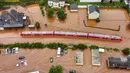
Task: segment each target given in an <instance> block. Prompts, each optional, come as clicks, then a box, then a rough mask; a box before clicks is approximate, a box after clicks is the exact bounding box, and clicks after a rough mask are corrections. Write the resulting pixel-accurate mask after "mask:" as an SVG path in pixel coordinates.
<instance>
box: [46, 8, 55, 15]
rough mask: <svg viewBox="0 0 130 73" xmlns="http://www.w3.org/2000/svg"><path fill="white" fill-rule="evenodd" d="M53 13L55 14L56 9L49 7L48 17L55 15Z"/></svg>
mask: <svg viewBox="0 0 130 73" xmlns="http://www.w3.org/2000/svg"><path fill="white" fill-rule="evenodd" d="M53 15H54V9H53V8H51V7H48V8H47V16H48V17H53Z"/></svg>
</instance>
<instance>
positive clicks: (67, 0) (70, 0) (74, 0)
mask: <svg viewBox="0 0 130 73" xmlns="http://www.w3.org/2000/svg"><path fill="white" fill-rule="evenodd" d="M75 2H77V0H66V3H70V4H71V3H75Z"/></svg>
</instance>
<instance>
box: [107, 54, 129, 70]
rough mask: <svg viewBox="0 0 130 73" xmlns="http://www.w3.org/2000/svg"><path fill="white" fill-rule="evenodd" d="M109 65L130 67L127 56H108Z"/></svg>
mask: <svg viewBox="0 0 130 73" xmlns="http://www.w3.org/2000/svg"><path fill="white" fill-rule="evenodd" d="M108 66H109V67H119V68H128V69H129V68H130V60H128V58H127V57H116V56H114V57H108Z"/></svg>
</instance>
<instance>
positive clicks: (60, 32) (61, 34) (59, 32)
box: [54, 31, 66, 36]
mask: <svg viewBox="0 0 130 73" xmlns="http://www.w3.org/2000/svg"><path fill="white" fill-rule="evenodd" d="M54 35H55V36H66V34H65V32H63V31H55V32H54Z"/></svg>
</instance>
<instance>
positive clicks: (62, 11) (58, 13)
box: [57, 9, 67, 20]
mask: <svg viewBox="0 0 130 73" xmlns="http://www.w3.org/2000/svg"><path fill="white" fill-rule="evenodd" d="M57 16H58V18H59V19H60V20H65V19H66V17H67V14H65V12H64V10H63V9H59V10H58V12H57Z"/></svg>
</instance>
